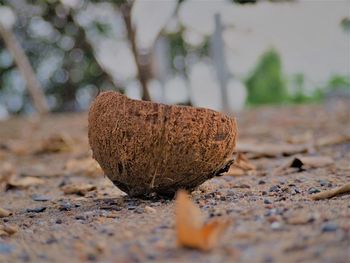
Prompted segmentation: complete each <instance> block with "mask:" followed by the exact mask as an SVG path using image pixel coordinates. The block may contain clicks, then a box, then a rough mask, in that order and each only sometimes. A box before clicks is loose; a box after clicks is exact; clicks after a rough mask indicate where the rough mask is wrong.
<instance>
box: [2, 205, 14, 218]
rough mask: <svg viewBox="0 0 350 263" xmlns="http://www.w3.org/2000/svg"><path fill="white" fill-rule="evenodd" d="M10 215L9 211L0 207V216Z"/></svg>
mask: <svg viewBox="0 0 350 263" xmlns="http://www.w3.org/2000/svg"><path fill="white" fill-rule="evenodd" d="M10 215H12V213H11V212H10V211H8V210H6V209H4V208H1V207H0V218H2V217H8V216H10Z"/></svg>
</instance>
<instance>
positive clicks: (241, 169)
mask: <svg viewBox="0 0 350 263" xmlns="http://www.w3.org/2000/svg"><path fill="white" fill-rule="evenodd" d="M255 170H256V166H255V165H254V164H252V163H251V162H250V161H249V160H248V158H247V157H246V156H245V155H244V154H243V153H238V154H237V157H236V159H235V162H234V163H233V164H232V165H231V166H230V169H229V170H228V172H227V173H224V174H223V175H228V176H240V175H245V174H247V172H249V171H255Z"/></svg>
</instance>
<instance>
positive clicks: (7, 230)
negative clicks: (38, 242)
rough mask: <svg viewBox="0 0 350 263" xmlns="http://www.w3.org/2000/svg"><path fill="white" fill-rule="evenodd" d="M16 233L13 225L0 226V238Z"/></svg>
mask: <svg viewBox="0 0 350 263" xmlns="http://www.w3.org/2000/svg"><path fill="white" fill-rule="evenodd" d="M17 231H18V228H17V227H16V226H14V225H7V224H6V225H0V236H12V235H13V234H15V233H17Z"/></svg>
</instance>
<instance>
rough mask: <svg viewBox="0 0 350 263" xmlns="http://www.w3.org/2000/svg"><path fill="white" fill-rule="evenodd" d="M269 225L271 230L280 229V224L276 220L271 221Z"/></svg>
mask: <svg viewBox="0 0 350 263" xmlns="http://www.w3.org/2000/svg"><path fill="white" fill-rule="evenodd" d="M270 226H271V229H273V230H280V229H281V228H282V224H281V223H280V222H277V221H275V222H273V223H272V224H271V225H270Z"/></svg>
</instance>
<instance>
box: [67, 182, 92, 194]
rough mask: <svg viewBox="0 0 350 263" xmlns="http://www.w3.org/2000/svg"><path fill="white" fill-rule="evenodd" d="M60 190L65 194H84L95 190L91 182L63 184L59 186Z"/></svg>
mask: <svg viewBox="0 0 350 263" xmlns="http://www.w3.org/2000/svg"><path fill="white" fill-rule="evenodd" d="M61 190H62V191H63V192H64V193H65V194H77V195H86V194H87V193H88V192H90V191H93V190H96V186H95V185H93V184H86V183H74V184H68V185H64V186H63V187H61Z"/></svg>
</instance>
